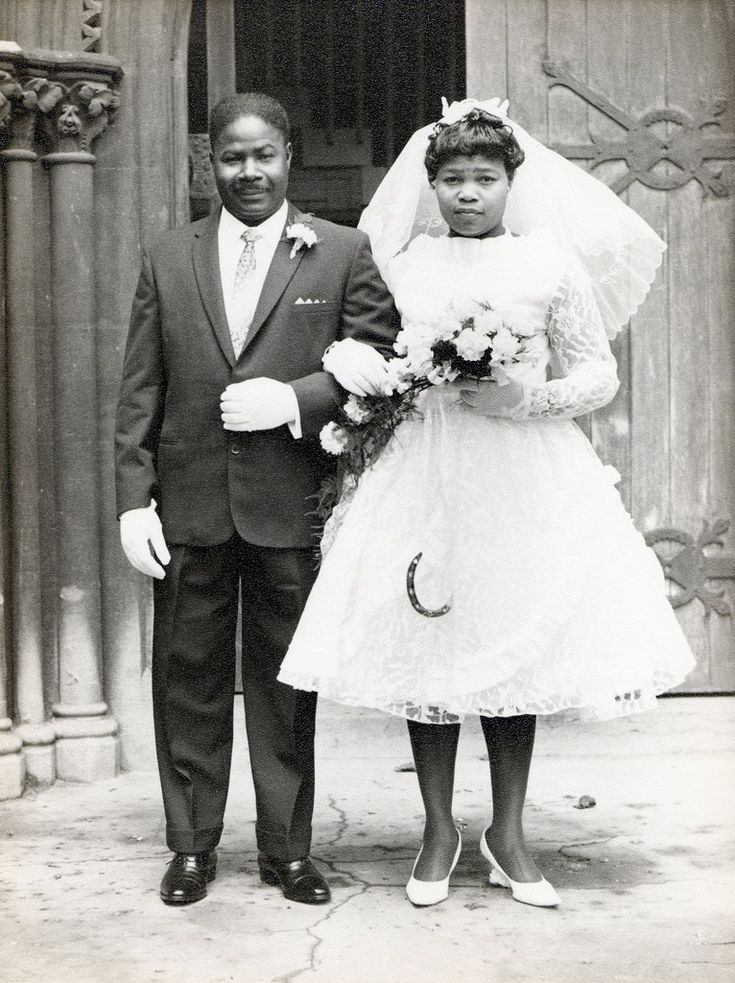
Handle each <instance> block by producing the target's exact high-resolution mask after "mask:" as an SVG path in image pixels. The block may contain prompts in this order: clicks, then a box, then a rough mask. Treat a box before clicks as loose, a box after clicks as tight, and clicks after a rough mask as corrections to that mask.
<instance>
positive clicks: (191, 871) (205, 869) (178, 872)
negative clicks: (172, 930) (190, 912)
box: [161, 850, 217, 904]
mask: <svg viewBox="0 0 735 983" xmlns="http://www.w3.org/2000/svg"><path fill="white" fill-rule="evenodd" d="M216 876H217V851H216V850H206V851H205V852H204V853H175V854H174V858H173V860H172V861H171V863H170V864H169V865H168V868H167V870H166V873H165V874H164V875H163V880H162V881H161V901H163V903H164V904H192V902H194V901H201V900H202V898H206V896H207V884H208V883H209V882H210V881H213V880H214V879H215V877H216Z"/></svg>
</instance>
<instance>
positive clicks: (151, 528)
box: [120, 500, 171, 580]
mask: <svg viewBox="0 0 735 983" xmlns="http://www.w3.org/2000/svg"><path fill="white" fill-rule="evenodd" d="M120 542H121V543H122V548H123V550H124V551H125V556H127V558H128V560H129V562H130V563H131V564H132V565H133V566H134V567H135V569H136V570H140V572H141V573H144V574H145V575H146V576H147V577H155V578H156V579H157V580H163V578H164V577H165V576H166V571H165V570H164V569H163V566H161V564H163V565H164V566H165V565H166V564H167V563H169V561H170V560H171V554H170V553H169V551H168V547H167V546H166V540H165V539H164V538H163V527H162V525H161V520H160V519H159V518H158V513H157V512H156V503H155V502H154V501H153V500H151V504H150V505H149V506H148V508H147V509H129V510H128V511H127V512H123V513H122V515H121V516H120ZM157 561H158V562H157Z"/></svg>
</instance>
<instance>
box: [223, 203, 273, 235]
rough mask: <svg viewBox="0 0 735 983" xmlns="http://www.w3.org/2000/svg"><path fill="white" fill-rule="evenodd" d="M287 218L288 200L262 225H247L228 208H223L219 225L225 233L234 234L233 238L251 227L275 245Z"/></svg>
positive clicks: (256, 233)
mask: <svg viewBox="0 0 735 983" xmlns="http://www.w3.org/2000/svg"><path fill="white" fill-rule="evenodd" d="M287 218H288V202H286V201H283V202H282V203H281V207H280V208H279V209H278V211H276V212H274V213H273V214H272V215H271V216H270V218H267V219H266V220H265V221H264V222H261V223H260V225H252V226H251V225H245V223H244V222H241V221H240V219H238V218H235V216H234V215H233V214H232V213H231V212H228V211H227V209H226V208H223V209H222V213H221V215H220V218H219V227H220V229H221V230H222V232H224V233H225V235H227V236H232V238H233V239H239V238H240V236H241V235H242V234H243V232H244V231H245V229H251V231H252V232H254V233H255V235H256V236H262V237H263V238H264V239H265V240H266V241H267V242H270V243H271V244H272V245H275V244H276V243H277V242H278V241H279V240H280V238H281V233H282V232H283V227H284V225H285V224H286V219H287Z"/></svg>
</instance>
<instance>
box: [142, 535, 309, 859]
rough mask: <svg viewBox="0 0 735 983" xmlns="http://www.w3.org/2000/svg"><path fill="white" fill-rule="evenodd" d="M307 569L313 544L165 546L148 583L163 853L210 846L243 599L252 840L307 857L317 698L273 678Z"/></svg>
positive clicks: (228, 739)
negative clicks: (158, 573)
mask: <svg viewBox="0 0 735 983" xmlns="http://www.w3.org/2000/svg"><path fill="white" fill-rule="evenodd" d="M315 577H316V568H315V562H314V558H313V555H312V552H311V550H291V549H269V548H267V547H261V546H253V545H252V544H250V543H246V542H244V541H243V540H242V539H241V538H240V537H239V536H237V535H235V536H233V538H232V539H230V540H229V541H228V542H226V543H223V544H221V545H218V546H206V547H198V546H172V547H171V562H170V563H169V565H168V567H167V570H166V577H165V579H164V580H161V581H155V585H154V629H153V712H154V721H155V733H156V751H157V755H158V769H159V773H160V777H161V789H162V792H163V802H164V808H165V812H166V841H167V843H168V846H169V848H170V849H171V850H175V851H181V852H184V853H198V852H200V851H202V850H209V849H212V848H213V847H214V846H216V845H217V843H218V842H219V838H220V835H221V832H222V822H223V817H224V811H225V803H226V801H227V788H228V783H229V776H230V759H231V756H232V724H233V703H234V699H233V697H234V686H235V632H236V625H237V601H238V590H239V591H240V593H241V596H242V626H243V630H242V637H243V644H242V648H243V657H242V662H243V690H244V695H245V722H246V729H247V736H248V746H249V751H250V765H251V769H252V773H253V782H254V785H255V799H256V813H257V818H256V827H255V829H256V839H257V843H258V848H259V849H260V850H262V851H263V852H265V853H267V854H268V855H269V856H272V857H276V858H278V859H282V860H296V859H299V858H300V857H304V856H306V855H307V854H308V853H309V850H310V846H311V817H312V811H313V805H314V725H315V716H316V694H315V693H303V692H299V691H298V690H293V689H291V688H290V687H289V686H285V685H284V684H283V683H279V682H278V681H277V679H276V676H277V675H278V671H279V669H280V666H281V662H282V661H283V657H284V655H285V653H286V649H287V648H288V645H289V643H290V641H291V637H292V635H293V632H294V630H295V628H296V624H297V622H298V620H299V618H300V616H301V612H302V611H303V608H304V604H305V603H306V598H307V596H308V594H309V591H310V589H311V586H312V584H313V582H314V579H315Z"/></svg>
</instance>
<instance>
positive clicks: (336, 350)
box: [322, 338, 388, 396]
mask: <svg viewBox="0 0 735 983" xmlns="http://www.w3.org/2000/svg"><path fill="white" fill-rule="evenodd" d="M322 365H323V366H324V368H325V369H326V370H327V372H329V373H330V374H331V375H333V376H334V378H335V379H336V380H337V382H338V383H339V384H340V386H342V388H343V389H346V390H347V391H348V392H351V393H354V394H355V396H377V395H378V394H379V393H380V392H381V391H382V388H381V387H382V384H383V382H384V381H385V378H386V376H387V374H388V362H387V361H386V360H385V359H384V358H383V356H382V355H381V354H380V352H379V351H376V350H375V349H374V348H371V347H370V345H364V344H363V343H362V342H360V341H354V340H353V339H352V338H343V339H342V341H335V342H334V344H332V345H330V346H329V348H328V349H327V350H326V351H325V352H324V357H323V358H322Z"/></svg>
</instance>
